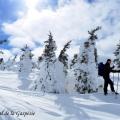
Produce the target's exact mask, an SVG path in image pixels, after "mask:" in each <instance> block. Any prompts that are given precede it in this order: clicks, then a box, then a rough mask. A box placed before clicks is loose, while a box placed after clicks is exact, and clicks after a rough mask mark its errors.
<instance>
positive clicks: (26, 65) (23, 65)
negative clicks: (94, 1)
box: [18, 45, 33, 89]
mask: <svg viewBox="0 0 120 120" xmlns="http://www.w3.org/2000/svg"><path fill="white" fill-rule="evenodd" d="M21 50H22V55H21V56H20V62H19V72H18V75H19V78H20V79H21V81H22V82H23V85H22V86H20V88H22V89H27V88H28V86H29V82H30V81H29V75H30V73H31V71H32V65H33V64H32V57H33V54H32V53H31V50H30V48H29V47H28V46H27V45H26V46H25V47H24V48H22V49H21Z"/></svg>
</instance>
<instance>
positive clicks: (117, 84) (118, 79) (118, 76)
mask: <svg viewBox="0 0 120 120" xmlns="http://www.w3.org/2000/svg"><path fill="white" fill-rule="evenodd" d="M118 84H119V73H118V81H117V88H116V93H117V91H118Z"/></svg>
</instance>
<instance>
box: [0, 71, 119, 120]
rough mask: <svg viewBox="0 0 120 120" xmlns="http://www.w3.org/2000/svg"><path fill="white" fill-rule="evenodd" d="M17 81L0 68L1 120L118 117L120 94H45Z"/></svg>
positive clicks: (100, 119) (104, 119)
mask: <svg viewBox="0 0 120 120" xmlns="http://www.w3.org/2000/svg"><path fill="white" fill-rule="evenodd" d="M20 84H21V81H20V79H19V78H18V76H17V74H16V73H15V72H9V71H2V72H0V120H120V96H119V95H118V96H117V98H116V97H115V95H114V94H112V93H109V94H108V96H104V95H103V92H102V91H101V92H100V93H93V94H48V93H43V92H35V91H25V90H20V89H19V88H18V86H20ZM2 111H4V112H3V113H2ZM6 112H8V113H9V114H10V115H7V113H6ZM2 114H6V115H2Z"/></svg>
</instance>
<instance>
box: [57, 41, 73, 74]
mask: <svg viewBox="0 0 120 120" xmlns="http://www.w3.org/2000/svg"><path fill="white" fill-rule="evenodd" d="M70 43H71V41H68V42H67V43H66V44H65V45H64V47H63V49H62V50H61V52H60V55H59V57H58V59H59V61H60V62H62V63H63V65H64V68H63V69H64V72H65V74H66V75H67V69H68V54H67V53H66V51H67V49H69V47H70Z"/></svg>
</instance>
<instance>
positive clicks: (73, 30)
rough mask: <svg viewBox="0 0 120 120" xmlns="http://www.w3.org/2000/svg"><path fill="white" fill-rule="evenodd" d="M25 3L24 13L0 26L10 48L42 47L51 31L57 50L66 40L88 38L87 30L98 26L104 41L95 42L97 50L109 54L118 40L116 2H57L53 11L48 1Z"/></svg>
mask: <svg viewBox="0 0 120 120" xmlns="http://www.w3.org/2000/svg"><path fill="white" fill-rule="evenodd" d="M25 3H26V5H27V7H28V11H27V13H25V14H24V15H23V16H22V18H20V19H18V20H17V21H15V22H13V23H12V24H8V23H4V25H3V26H4V31H5V32H6V33H8V34H10V35H11V36H12V37H10V38H9V39H10V45H12V46H14V47H21V46H23V45H24V44H26V43H28V44H29V46H30V47H32V48H35V42H38V43H41V44H43V42H44V41H45V40H46V39H47V38H48V36H47V35H48V33H49V30H51V31H52V33H53V37H54V39H55V40H56V42H57V46H58V47H59V49H60V48H62V47H63V45H64V44H65V43H66V42H67V41H68V40H73V43H78V42H79V43H81V42H83V41H84V40H85V39H87V37H88V34H87V31H88V30H89V29H91V28H94V27H95V26H98V25H101V26H102V30H101V32H99V34H100V35H99V37H100V38H103V37H104V40H101V41H100V42H98V49H99V50H98V51H99V52H101V53H104V52H105V53H108V52H109V54H110V55H111V53H112V51H111V48H112V45H113V46H114V45H115V44H114V39H116V40H117V39H119V37H120V36H119V34H118V33H119V30H120V8H119V5H120V3H119V0H114V1H112V0H107V1H105V0H99V1H98V2H95V3H92V4H90V3H88V2H86V1H85V0H71V1H69V0H67V4H66V2H65V0H59V1H58V8H57V9H56V10H55V11H53V10H52V9H51V8H50V6H49V5H48V3H49V2H48V0H25ZM45 6H47V7H45ZM38 8H39V9H38ZM108 36H110V37H108ZM112 36H115V37H112ZM111 38H112V39H111ZM109 39H110V41H109ZM72 48H73V47H72ZM40 49H41V48H40ZM76 49H77V50H78V48H77V47H76V48H75V46H74V50H73V52H72V53H71V54H73V53H74V52H75V53H76V51H77V50H76ZM108 49H109V50H108ZM38 50H39V49H37V50H35V51H38ZM112 50H113V49H112ZM37 53H38V52H37ZM57 53H59V50H58V51H57ZM101 53H100V54H101Z"/></svg>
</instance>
